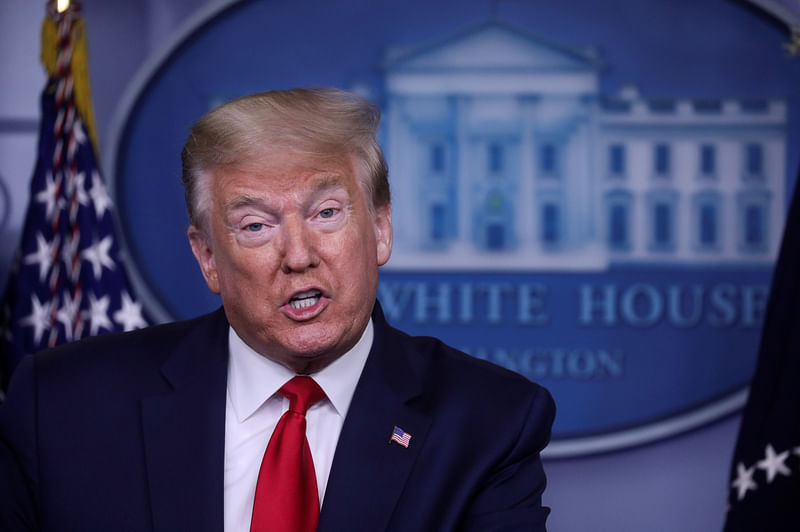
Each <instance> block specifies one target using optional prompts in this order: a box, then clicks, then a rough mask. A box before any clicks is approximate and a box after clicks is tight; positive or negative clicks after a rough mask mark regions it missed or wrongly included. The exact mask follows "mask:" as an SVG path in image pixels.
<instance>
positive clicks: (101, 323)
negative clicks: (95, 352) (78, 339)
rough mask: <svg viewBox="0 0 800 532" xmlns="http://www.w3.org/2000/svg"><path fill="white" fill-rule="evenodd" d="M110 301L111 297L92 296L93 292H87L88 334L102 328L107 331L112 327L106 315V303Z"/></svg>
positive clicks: (92, 333)
mask: <svg viewBox="0 0 800 532" xmlns="http://www.w3.org/2000/svg"><path fill="white" fill-rule="evenodd" d="M109 303H111V297H109V296H103V297H101V298H100V299H97V298H96V297H94V294H89V310H88V311H86V313H87V314H88V317H89V334H90V335H92V336H94V335H96V334H97V332H98V331H99V330H100V329H101V328H103V329H106V330H108V331H111V330H112V329H113V324H112V323H111V320H110V319H109V317H108V305H109Z"/></svg>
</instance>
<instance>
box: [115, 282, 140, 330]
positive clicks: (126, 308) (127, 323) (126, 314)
mask: <svg viewBox="0 0 800 532" xmlns="http://www.w3.org/2000/svg"><path fill="white" fill-rule="evenodd" d="M114 321H116V322H117V323H119V324H120V325H122V328H123V329H124V330H125V331H126V332H127V331H132V330H134V329H141V328H142V327H145V326H146V325H147V322H145V321H144V318H143V317H142V304H141V303H137V302H136V301H134V300H133V298H131V296H130V294H128V292H127V291H123V292H122V306H121V307H120V309H119V310H118V311H116V312H115V313H114Z"/></svg>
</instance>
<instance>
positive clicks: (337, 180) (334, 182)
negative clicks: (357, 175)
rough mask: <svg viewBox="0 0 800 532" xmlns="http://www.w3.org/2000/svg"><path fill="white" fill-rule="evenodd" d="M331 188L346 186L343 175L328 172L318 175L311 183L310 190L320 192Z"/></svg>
mask: <svg viewBox="0 0 800 532" xmlns="http://www.w3.org/2000/svg"><path fill="white" fill-rule="evenodd" d="M331 188H347V186H346V181H345V179H344V177H343V176H341V175H339V174H328V175H325V176H322V177H320V178H319V179H318V180H316V181H315V182H314V183H313V184H312V185H311V191H312V192H321V191H323V190H328V189H331Z"/></svg>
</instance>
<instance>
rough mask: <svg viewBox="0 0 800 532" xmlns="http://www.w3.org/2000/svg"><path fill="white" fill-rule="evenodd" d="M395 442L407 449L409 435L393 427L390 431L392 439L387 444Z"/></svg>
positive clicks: (409, 439)
mask: <svg viewBox="0 0 800 532" xmlns="http://www.w3.org/2000/svg"><path fill="white" fill-rule="evenodd" d="M393 441H394V442H397V443H399V444H400V445H402V446H403V447H405V448H408V443H409V442H410V441H411V434H409V433H408V432H406V431H404V430H403V429H401V428H400V427H395V428H394V430H393V431H392V439H390V440H389V443H392V442H393Z"/></svg>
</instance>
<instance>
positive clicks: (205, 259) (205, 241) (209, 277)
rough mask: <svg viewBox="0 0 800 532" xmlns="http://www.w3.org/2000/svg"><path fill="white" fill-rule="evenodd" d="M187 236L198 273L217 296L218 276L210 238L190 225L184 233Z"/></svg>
mask: <svg viewBox="0 0 800 532" xmlns="http://www.w3.org/2000/svg"><path fill="white" fill-rule="evenodd" d="M186 234H187V235H188V236H189V243H190V244H191V245H192V253H194V258H195V259H197V264H199V265H200V271H201V272H203V277H204V278H205V280H206V284H207V285H208V288H209V290H211V291H212V292H214V293H215V294H219V276H218V275H217V264H216V262H215V261H214V250H213V248H212V247H211V242H210V238H209V237H208V236H207V235H206V233H205V231H203V230H202V229H198V228H197V227H195V226H194V225H190V226H189V229H188V230H187V231H186Z"/></svg>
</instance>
